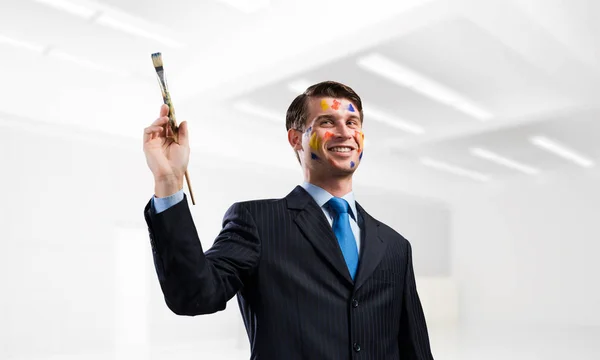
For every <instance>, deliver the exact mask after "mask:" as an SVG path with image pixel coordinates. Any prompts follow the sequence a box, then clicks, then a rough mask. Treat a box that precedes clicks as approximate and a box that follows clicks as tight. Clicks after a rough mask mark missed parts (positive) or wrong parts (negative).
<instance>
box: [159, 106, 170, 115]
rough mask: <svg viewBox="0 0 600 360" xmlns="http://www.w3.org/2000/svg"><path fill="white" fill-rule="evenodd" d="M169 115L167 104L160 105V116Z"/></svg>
mask: <svg viewBox="0 0 600 360" xmlns="http://www.w3.org/2000/svg"><path fill="white" fill-rule="evenodd" d="M168 115H169V105H167V104H162V105H161V107H160V117H163V116H168Z"/></svg>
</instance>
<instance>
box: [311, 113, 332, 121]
mask: <svg viewBox="0 0 600 360" xmlns="http://www.w3.org/2000/svg"><path fill="white" fill-rule="evenodd" d="M325 119H335V116H333V115H331V114H323V115H319V116H317V117H316V118H315V121H317V120H325Z"/></svg>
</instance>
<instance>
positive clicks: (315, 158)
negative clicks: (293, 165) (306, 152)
mask: <svg viewBox="0 0 600 360" xmlns="http://www.w3.org/2000/svg"><path fill="white" fill-rule="evenodd" d="M310 158H311V159H313V160H319V157H318V156H317V154H315V153H314V152H311V153H310Z"/></svg>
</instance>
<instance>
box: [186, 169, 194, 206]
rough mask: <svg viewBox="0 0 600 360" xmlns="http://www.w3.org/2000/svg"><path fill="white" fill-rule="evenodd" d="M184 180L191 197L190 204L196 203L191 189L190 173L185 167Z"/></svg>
mask: <svg viewBox="0 0 600 360" xmlns="http://www.w3.org/2000/svg"><path fill="white" fill-rule="evenodd" d="M184 176H185V181H186V182H187V186H188V189H189V190H190V198H192V205H196V200H194V192H193V191H192V182H191V181H190V175H189V174H188V171H187V169H186V170H185V174H184Z"/></svg>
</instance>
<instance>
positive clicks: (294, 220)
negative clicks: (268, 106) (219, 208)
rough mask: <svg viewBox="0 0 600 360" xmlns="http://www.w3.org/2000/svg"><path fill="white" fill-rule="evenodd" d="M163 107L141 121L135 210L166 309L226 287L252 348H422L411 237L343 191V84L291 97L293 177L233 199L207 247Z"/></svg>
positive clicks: (357, 146) (272, 354) (329, 355)
mask: <svg viewBox="0 0 600 360" xmlns="http://www.w3.org/2000/svg"><path fill="white" fill-rule="evenodd" d="M167 113H168V107H166V106H163V107H162V108H161V113H160V117H159V118H158V119H157V120H156V121H155V122H154V123H153V124H152V125H151V126H149V127H147V128H146V129H145V130H144V153H145V155H146V161H147V164H148V166H149V167H150V170H151V171H152V173H153V175H154V179H155V194H154V196H153V197H152V199H151V200H150V201H149V202H148V204H147V205H146V208H145V209H144V215H145V219H146V222H147V224H148V229H149V232H150V243H151V247H152V253H153V258H154V264H155V267H156V271H157V274H158V279H159V282H160V286H161V288H162V291H163V293H164V297H165V301H166V304H167V306H168V307H169V309H171V310H172V311H173V312H174V313H175V314H178V315H188V316H194V315H200V314H210V313H214V312H217V311H220V310H223V309H225V305H226V303H227V301H228V300H229V299H231V298H232V297H233V296H234V295H237V300H238V304H239V307H240V311H241V313H242V316H243V320H244V323H245V326H246V330H247V333H248V337H249V340H250V344H251V349H252V354H251V359H262V360H265V359H273V360H293V359H309V360H320V359H323V360H331V359H344V360H346V359H373V360H381V359H407V360H408V359H410V360H413V359H414V360H430V359H433V356H432V354H431V350H430V345H429V338H428V331H427V327H426V323H425V318H424V315H423V309H422V307H421V303H420V300H419V296H418V294H417V289H416V285H415V276H414V273H413V264H412V256H411V245H410V243H409V242H408V241H407V240H406V239H405V238H404V237H403V236H402V235H400V234H398V233H397V232H396V231H394V230H393V229H392V228H390V227H388V226H387V225H385V224H383V223H381V222H380V221H378V220H376V219H374V218H373V217H372V216H370V215H369V214H368V213H367V212H366V211H365V209H363V208H362V207H361V206H360V204H359V203H357V202H356V201H355V200H354V194H353V192H352V175H353V173H354V171H356V169H357V168H358V166H359V164H360V162H361V160H362V154H363V144H364V134H363V132H362V123H363V111H362V103H361V100H360V97H359V96H358V95H357V94H356V93H355V92H354V91H353V90H352V89H351V88H349V87H348V86H345V85H343V84H340V83H336V82H331V81H326V82H322V83H319V84H315V85H313V86H311V87H309V88H308V89H307V90H306V91H305V92H304V93H303V94H300V95H299V96H298V97H296V98H295V99H294V101H293V102H292V104H291V105H290V107H289V109H288V112H287V116H286V127H287V129H288V140H289V143H290V145H291V146H292V148H293V149H294V151H295V152H296V156H297V159H298V161H299V162H300V164H301V166H302V168H303V171H304V182H303V183H302V184H301V185H298V186H297V187H296V188H294V189H293V190H292V191H291V192H290V193H289V194H288V195H287V196H286V197H284V198H281V199H267V200H255V201H244V202H237V203H235V204H233V205H232V206H231V207H230V208H229V209H228V210H227V212H226V214H225V216H224V219H223V228H222V230H221V232H220V233H219V235H218V237H217V238H216V240H215V241H214V244H213V246H212V247H211V248H210V249H208V250H207V251H206V252H204V251H203V249H202V246H201V243H200V241H199V239H198V233H197V231H196V228H195V225H194V221H193V219H192V216H191V214H190V210H189V207H188V203H187V197H186V196H185V195H184V193H183V191H182V189H183V178H184V173H185V170H186V168H187V164H188V159H189V143H188V140H189V134H188V128H187V123H186V122H182V123H181V124H180V127H179V132H178V136H179V139H178V143H177V142H173V141H172V140H170V139H169V138H167V137H166V136H165V132H166V127H165V124H166V123H167Z"/></svg>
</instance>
